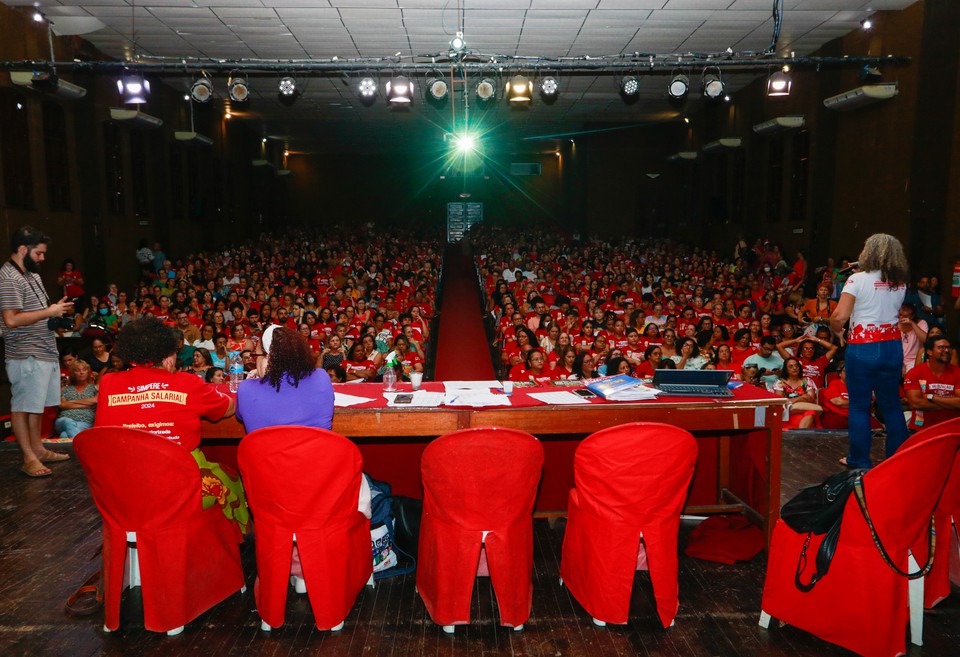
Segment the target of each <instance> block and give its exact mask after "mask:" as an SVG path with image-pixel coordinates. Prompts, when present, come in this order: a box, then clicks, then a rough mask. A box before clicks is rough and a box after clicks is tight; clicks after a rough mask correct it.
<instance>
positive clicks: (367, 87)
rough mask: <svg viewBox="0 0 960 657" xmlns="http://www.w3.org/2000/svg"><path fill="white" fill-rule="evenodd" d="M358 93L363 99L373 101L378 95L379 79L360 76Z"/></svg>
mask: <svg viewBox="0 0 960 657" xmlns="http://www.w3.org/2000/svg"><path fill="white" fill-rule="evenodd" d="M357 93H358V94H359V95H360V99H361V100H368V101H373V100H374V99H375V98H376V97H377V81H376V80H374V79H373V78H371V77H366V78H360V83H359V84H358V85H357Z"/></svg>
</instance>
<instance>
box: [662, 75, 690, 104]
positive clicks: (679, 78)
mask: <svg viewBox="0 0 960 657" xmlns="http://www.w3.org/2000/svg"><path fill="white" fill-rule="evenodd" d="M688 91H690V78H688V77H687V76H686V75H683V74H682V73H679V74H677V75H674V76H673V79H671V80H670V84H668V85H667V96H669V97H670V98H671V99H673V100H683V99H684V98H686V97H687V92H688Z"/></svg>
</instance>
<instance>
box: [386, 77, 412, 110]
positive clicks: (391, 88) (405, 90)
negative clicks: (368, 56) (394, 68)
mask: <svg viewBox="0 0 960 657" xmlns="http://www.w3.org/2000/svg"><path fill="white" fill-rule="evenodd" d="M386 92H387V100H388V101H390V102H391V103H394V104H397V105H408V104H410V103H412V102H413V83H412V82H410V80H409V79H408V78H406V77H405V76H403V75H398V76H397V77H395V78H393V79H392V80H388V81H387V86H386Z"/></svg>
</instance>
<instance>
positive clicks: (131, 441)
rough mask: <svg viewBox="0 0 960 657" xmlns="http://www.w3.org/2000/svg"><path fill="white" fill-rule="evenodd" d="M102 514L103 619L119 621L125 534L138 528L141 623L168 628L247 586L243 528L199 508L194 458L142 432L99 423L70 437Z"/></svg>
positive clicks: (217, 512) (107, 623) (107, 622)
mask: <svg viewBox="0 0 960 657" xmlns="http://www.w3.org/2000/svg"><path fill="white" fill-rule="evenodd" d="M73 445H74V449H75V450H76V453H77V459H78V460H79V461H80V465H81V466H83V470H84V472H86V474H87V480H88V481H89V483H90V492H91V493H92V494H93V500H94V502H96V504H97V508H98V509H99V510H100V514H101V515H102V516H103V584H104V589H103V590H104V621H103V624H104V625H105V626H106V627H107V628H108V629H110V630H116V629H117V628H118V627H119V626H120V594H121V592H122V590H123V572H124V562H125V560H126V555H127V532H136V533H137V553H138V557H139V561H140V581H141V587H142V593H143V624H144V627H145V628H146V629H148V630H151V631H153V632H166V631H169V630H172V629H175V628H177V627H180V626H182V625H185V624H186V623H187V622H189V621H191V620H193V619H194V618H196V617H197V616H199V615H200V614H202V613H203V612H205V611H206V610H207V609H210V608H211V607H213V606H214V605H216V604H217V603H218V602H220V601H221V600H223V599H225V598H226V597H228V596H229V595H230V594H231V593H234V592H236V591H239V590H240V589H241V587H243V581H244V580H243V570H242V569H241V567H240V549H239V541H240V540H241V537H240V532H239V530H238V529H237V527H236V525H234V524H232V523H231V522H230V521H228V520H227V519H226V517H225V516H224V515H223V512H222V511H221V510H220V508H219V507H218V506H213V507H212V508H209V509H206V510H204V509H202V508H201V501H200V499H201V496H200V486H198V485H197V483H198V481H197V480H198V477H199V473H198V470H197V462H196V461H195V460H194V458H193V457H192V456H191V455H190V452H188V451H186V450H185V449H183V448H182V447H180V446H179V445H174V444H173V443H171V442H170V441H168V440H167V439H165V438H161V437H159V436H155V435H153V434H151V433H147V432H144V431H137V430H134V429H123V428H121V427H95V428H93V429H87V430H86V431H84V432H82V433H81V434H80V435H78V436H77V437H76V438H75V439H74V442H73Z"/></svg>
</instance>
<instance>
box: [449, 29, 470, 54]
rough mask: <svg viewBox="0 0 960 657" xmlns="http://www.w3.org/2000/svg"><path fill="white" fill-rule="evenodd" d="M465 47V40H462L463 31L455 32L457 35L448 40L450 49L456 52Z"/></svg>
mask: <svg viewBox="0 0 960 657" xmlns="http://www.w3.org/2000/svg"><path fill="white" fill-rule="evenodd" d="M466 47H467V42H466V41H464V40H463V32H457V36H455V37H453V38H452V39H451V40H450V50H451V51H452V52H455V53H458V52H460V51H462V50H463V49H464V48H466Z"/></svg>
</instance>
